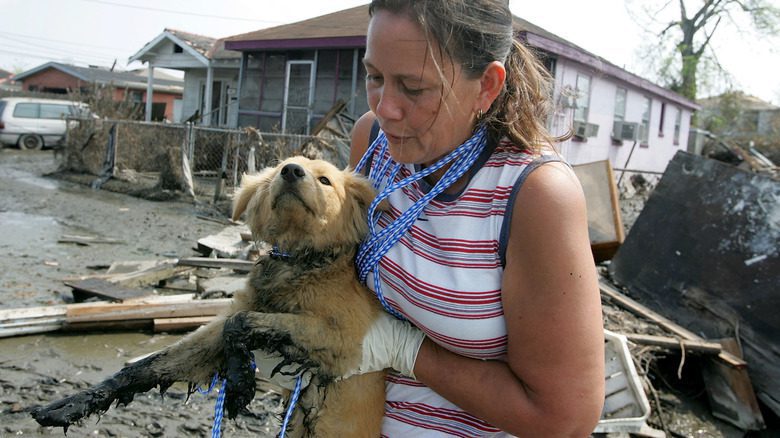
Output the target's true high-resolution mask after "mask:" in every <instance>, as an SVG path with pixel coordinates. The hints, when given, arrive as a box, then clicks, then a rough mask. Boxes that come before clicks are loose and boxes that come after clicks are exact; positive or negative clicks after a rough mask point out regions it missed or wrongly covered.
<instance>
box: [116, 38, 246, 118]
mask: <svg viewBox="0 0 780 438" xmlns="http://www.w3.org/2000/svg"><path fill="white" fill-rule="evenodd" d="M133 61H141V62H145V63H146V64H147V66H148V71H150V72H153V71H154V69H155V68H168V69H174V70H181V71H183V72H184V97H183V102H182V112H181V113H182V118H181V119H174V120H173V121H174V122H180V121H183V120H189V121H192V122H195V123H198V124H202V125H206V126H238V94H237V89H238V76H239V68H240V66H241V53H239V52H233V51H229V50H225V43H224V40H221V39H215V38H211V37H207V36H203V35H197V34H193V33H188V32H183V31H180V30H175V29H165V30H163V32H162V33H161V34H159V35H158V36H157V37H155V38H154V39H153V40H151V41H150V42H148V43H147V44H146V45H145V46H144V47H143V48H142V49H141V50H139V51H138V52H137V53H136V54H134V55H133V56H131V57H130V59H129V62H133ZM153 81H154V80H150V83H153ZM152 92H154V91H153V90H152ZM207 102H208V104H207Z"/></svg>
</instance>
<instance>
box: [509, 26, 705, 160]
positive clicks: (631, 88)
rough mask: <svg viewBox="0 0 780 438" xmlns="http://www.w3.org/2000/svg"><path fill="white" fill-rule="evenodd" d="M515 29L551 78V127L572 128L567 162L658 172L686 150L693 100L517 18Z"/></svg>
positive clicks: (565, 151)
mask: <svg viewBox="0 0 780 438" xmlns="http://www.w3.org/2000/svg"><path fill="white" fill-rule="evenodd" d="M515 28H516V29H518V34H519V35H520V37H521V38H522V39H523V40H524V42H525V43H526V44H528V45H529V46H531V47H533V48H534V49H536V50H537V51H538V52H540V53H542V54H543V55H544V56H545V60H546V64H547V66H548V68H549V69H550V71H551V72H552V74H553V76H554V77H555V91H554V101H555V113H554V114H553V116H552V117H551V120H550V121H549V128H550V130H551V131H552V132H553V133H555V134H563V133H565V132H567V130H568V129H572V130H573V132H574V134H575V135H574V137H572V139H570V140H568V141H565V142H563V143H561V144H560V150H561V153H562V154H563V155H564V156H565V157H566V159H567V160H568V161H569V162H570V163H572V164H579V163H588V162H592V161H598V160H604V159H609V161H610V163H611V164H612V166H613V167H614V168H618V169H633V170H641V171H655V172H663V170H664V169H665V168H666V163H668V162H669V160H671V158H672V157H673V156H674V154H675V153H676V152H677V151H678V150H680V149H686V145H687V144H688V133H689V130H690V121H691V115H692V114H693V111H695V110H697V109H698V108H699V106H698V105H697V104H696V103H695V102H693V101H690V100H688V99H686V98H684V97H683V96H681V95H679V94H676V93H674V92H672V91H670V90H668V89H666V88H663V87H661V86H659V85H656V84H654V83H652V82H650V81H648V80H646V79H643V78H641V77H639V76H637V75H635V74H632V73H630V72H628V71H626V70H623V69H621V68H620V67H617V66H616V65H614V64H612V63H610V62H608V61H606V60H604V59H603V58H600V57H598V56H596V55H594V54H591V53H589V52H587V51H586V50H584V49H582V48H579V47H577V46H575V45H574V44H572V43H570V42H568V41H565V40H563V39H561V38H559V37H557V36H555V35H553V34H551V33H549V32H547V31H545V30H543V29H540V28H538V27H537V26H534V25H533V24H531V23H528V22H526V21H524V20H522V19H519V18H517V17H515Z"/></svg>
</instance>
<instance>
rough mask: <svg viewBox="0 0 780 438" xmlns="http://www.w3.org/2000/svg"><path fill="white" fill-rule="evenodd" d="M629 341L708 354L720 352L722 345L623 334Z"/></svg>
mask: <svg viewBox="0 0 780 438" xmlns="http://www.w3.org/2000/svg"><path fill="white" fill-rule="evenodd" d="M623 335H624V336H625V337H626V338H627V339H628V340H629V341H631V342H633V343H635V344H640V345H654V346H657V347H663V348H666V349H667V350H682V349H683V348H684V349H685V351H695V352H698V353H706V354H715V355H717V354H720V352H721V350H722V347H721V345H720V344H719V343H717V342H702V341H694V340H691V339H677V338H670V337H666V336H653V335H641V334H627V333H624V334H623Z"/></svg>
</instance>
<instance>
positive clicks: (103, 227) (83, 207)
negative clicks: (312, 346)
mask: <svg viewBox="0 0 780 438" xmlns="http://www.w3.org/2000/svg"><path fill="white" fill-rule="evenodd" d="M56 168H57V166H56V163H55V161H54V153H53V152H52V151H19V150H16V149H10V148H5V149H0V309H9V308H17V307H29V306H45V305H49V304H62V303H63V302H66V301H68V300H70V299H71V292H70V288H69V287H67V286H65V285H64V284H63V279H64V278H66V277H69V276H74V275H86V274H92V273H99V272H103V270H104V269H105V267H106V266H107V265H110V264H111V263H112V262H115V261H134V260H155V259H165V258H176V257H189V256H195V255H199V254H197V253H195V251H194V250H193V247H194V246H195V245H196V242H197V239H199V238H202V237H205V236H207V235H209V234H213V233H215V232H218V231H219V230H221V229H222V228H224V226H223V225H220V224H219V223H216V222H213V221H208V220H203V219H199V218H198V216H199V215H200V216H203V215H206V216H215V213H214V211H213V210H212V209H211V208H209V206H198V205H196V204H195V203H193V202H186V201H167V202H151V201H145V200H143V199H139V198H136V197H131V196H127V195H122V194H117V193H112V192H109V191H105V190H101V191H95V190H92V189H90V188H88V187H86V186H84V185H80V184H75V183H71V182H68V181H65V180H62V179H61V178H54V177H51V176H45V175H46V174H48V173H50V172H52V171H54V170H56ZM63 235H81V236H93V237H103V238H111V239H118V240H120V241H122V242H123V243H120V244H92V245H89V246H77V245H74V244H69V243H58V240H59V239H60V237H61V236H63ZM178 338H179V335H165V334H157V335H154V334H152V333H138V332H124V333H89V334H49V335H36V336H23V337H14V338H6V339H0V419H2V421H0V437H6V436H7V437H10V436H63V435H62V429H60V428H56V429H54V428H41V427H39V426H38V425H37V423H35V421H33V419H32V418H31V417H30V415H29V413H28V410H29V409H30V408H31V407H32V406H35V405H38V404H44V403H47V402H49V401H53V400H55V399H57V398H59V397H62V396H64V395H68V394H70V393H73V392H75V391H77V390H78V389H81V388H85V387H87V386H89V385H91V384H94V383H97V382H98V381H100V380H102V379H103V378H105V377H107V376H109V375H110V374H113V373H114V372H115V371H117V370H118V369H120V368H121V367H122V365H123V364H124V362H125V361H127V360H128V359H131V358H134V357H137V356H139V355H142V354H145V353H149V352H151V351H154V350H157V349H159V348H162V347H164V346H166V345H168V344H170V343H172V342H174V341H175V340H177V339H178ZM185 395H186V387H185V386H179V385H175V386H174V387H172V388H171V389H170V390H169V391H168V393H167V394H166V396H165V399H164V400H161V398H160V395H159V394H157V393H153V392H149V393H147V394H142V395H139V396H137V397H136V399H135V401H133V402H132V403H131V404H130V405H129V406H128V407H120V408H118V409H115V408H112V409H110V410H109V411H108V412H107V413H106V414H105V415H103V416H102V418H100V419H99V420H100V421H99V422H98V421H97V420H98V418H97V417H90V418H89V419H87V420H86V421H85V422H83V424H82V425H80V426H73V427H71V428H70V429H69V430H68V436H69V437H86V436H90V437H138V436H154V437H159V436H165V437H174V436H209V435H210V430H211V423H212V420H213V410H214V402H215V400H216V393H215V392H212V393H211V394H209V395H201V394H198V393H196V394H194V395H192V396H191V397H190V400H189V401H188V402H187V403H186V404H185ZM250 410H251V412H252V413H253V414H254V415H252V416H243V417H239V420H238V421H228V420H227V419H226V420H225V422H224V426H223V432H224V434H225V436H229V437H243V436H253V437H258V436H260V437H262V436H274V435H275V433H276V432H277V431H278V418H277V417H278V416H279V415H280V412H281V398H280V396H279V395H278V394H276V393H273V392H268V393H265V394H258V397H257V398H256V399H255V401H254V402H253V403H252V404H251V405H250Z"/></svg>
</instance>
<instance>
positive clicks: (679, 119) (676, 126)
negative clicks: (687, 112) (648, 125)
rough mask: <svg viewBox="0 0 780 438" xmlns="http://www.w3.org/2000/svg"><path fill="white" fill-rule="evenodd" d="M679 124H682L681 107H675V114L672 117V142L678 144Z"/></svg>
mask: <svg viewBox="0 0 780 438" xmlns="http://www.w3.org/2000/svg"><path fill="white" fill-rule="evenodd" d="M680 125H682V109H680V108H677V115H676V116H675V117H674V144H675V145H678V144H680Z"/></svg>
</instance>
